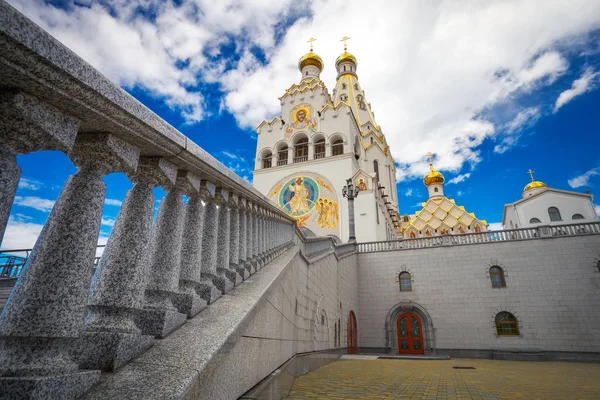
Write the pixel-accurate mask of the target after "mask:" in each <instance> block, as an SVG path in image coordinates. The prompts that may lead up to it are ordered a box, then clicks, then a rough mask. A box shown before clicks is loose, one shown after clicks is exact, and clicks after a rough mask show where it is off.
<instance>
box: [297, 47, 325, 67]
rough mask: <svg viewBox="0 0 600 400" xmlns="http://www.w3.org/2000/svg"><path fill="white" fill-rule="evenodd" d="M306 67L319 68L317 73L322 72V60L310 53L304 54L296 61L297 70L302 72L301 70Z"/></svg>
mask: <svg viewBox="0 0 600 400" xmlns="http://www.w3.org/2000/svg"><path fill="white" fill-rule="evenodd" d="M307 65H314V66H315V67H317V68H319V71H323V65H324V64H323V60H322V59H321V57H319V56H318V55H317V54H316V53H313V52H312V51H310V52H308V53H306V54H305V55H303V56H302V58H300V61H298V69H299V70H300V71H302V68H304V67H306V66H307Z"/></svg>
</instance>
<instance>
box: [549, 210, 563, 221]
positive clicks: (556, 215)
mask: <svg viewBox="0 0 600 400" xmlns="http://www.w3.org/2000/svg"><path fill="white" fill-rule="evenodd" d="M548 215H549V216H550V221H562V218H561V217H560V211H558V208H556V207H550V208H549V209H548Z"/></svg>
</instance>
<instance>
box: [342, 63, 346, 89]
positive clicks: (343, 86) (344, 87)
mask: <svg viewBox="0 0 600 400" xmlns="http://www.w3.org/2000/svg"><path fill="white" fill-rule="evenodd" d="M345 70H346V67H344V71H345ZM342 89H346V84H345V83H342Z"/></svg>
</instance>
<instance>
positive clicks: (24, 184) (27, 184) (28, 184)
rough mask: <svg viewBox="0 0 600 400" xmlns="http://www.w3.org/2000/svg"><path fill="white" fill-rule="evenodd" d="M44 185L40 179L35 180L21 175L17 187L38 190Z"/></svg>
mask: <svg viewBox="0 0 600 400" xmlns="http://www.w3.org/2000/svg"><path fill="white" fill-rule="evenodd" d="M43 186H44V184H43V183H42V182H40V181H36V180H35V179H31V178H25V177H22V178H21V179H20V180H19V189H24V190H32V191H35V190H39V189H41V188H42V187H43Z"/></svg>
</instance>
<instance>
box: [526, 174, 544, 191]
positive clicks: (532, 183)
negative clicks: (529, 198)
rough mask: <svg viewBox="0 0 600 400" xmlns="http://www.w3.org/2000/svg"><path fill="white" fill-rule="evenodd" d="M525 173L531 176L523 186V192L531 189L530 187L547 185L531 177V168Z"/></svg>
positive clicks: (536, 187) (535, 187)
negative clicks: (529, 180)
mask: <svg viewBox="0 0 600 400" xmlns="http://www.w3.org/2000/svg"><path fill="white" fill-rule="evenodd" d="M527 173H528V174H529V175H530V176H531V182H529V183H528V184H527V185H526V186H525V187H524V188H523V192H526V191H528V190H532V189H538V188H545V187H548V185H546V184H545V183H544V182H540V181H536V180H535V179H533V171H532V170H529V171H527Z"/></svg>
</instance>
